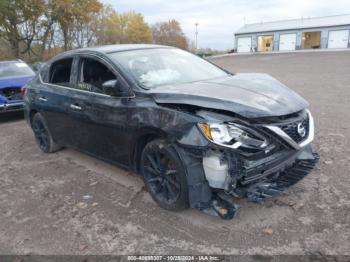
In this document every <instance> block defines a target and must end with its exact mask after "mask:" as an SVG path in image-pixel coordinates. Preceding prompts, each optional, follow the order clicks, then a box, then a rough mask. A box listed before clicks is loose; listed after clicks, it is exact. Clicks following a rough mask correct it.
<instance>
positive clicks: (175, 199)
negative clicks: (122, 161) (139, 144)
mask: <svg viewBox="0 0 350 262" xmlns="http://www.w3.org/2000/svg"><path fill="white" fill-rule="evenodd" d="M140 161H141V163H140V167H141V174H142V176H143V180H144V182H145V186H146V188H147V190H148V192H149V193H150V194H151V196H152V198H153V199H154V201H155V202H157V203H158V205H159V206H160V207H162V208H164V209H168V210H183V209H186V208H188V207H189V200H188V185H187V178H186V170H185V167H184V165H183V163H182V161H181V159H180V157H179V154H178V153H177V152H176V149H175V148H174V146H172V145H171V144H169V143H167V142H166V141H165V140H161V139H156V140H153V141H151V142H149V143H148V144H147V145H146V146H145V147H144V149H143V151H142V155H141V160H140Z"/></svg>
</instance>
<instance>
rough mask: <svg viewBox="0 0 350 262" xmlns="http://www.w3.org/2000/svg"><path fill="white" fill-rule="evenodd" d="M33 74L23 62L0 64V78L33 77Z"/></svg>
mask: <svg viewBox="0 0 350 262" xmlns="http://www.w3.org/2000/svg"><path fill="white" fill-rule="evenodd" d="M33 75H34V72H33V70H32V69H30V67H29V66H28V65H27V64H26V63H23V62H0V78H3V77H4V78H5V77H20V76H33Z"/></svg>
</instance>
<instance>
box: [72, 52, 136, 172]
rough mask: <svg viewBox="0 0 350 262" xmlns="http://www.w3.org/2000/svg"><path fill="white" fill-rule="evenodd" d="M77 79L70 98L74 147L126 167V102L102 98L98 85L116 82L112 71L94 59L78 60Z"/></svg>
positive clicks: (119, 99)
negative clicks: (111, 81)
mask: <svg viewBox="0 0 350 262" xmlns="http://www.w3.org/2000/svg"><path fill="white" fill-rule="evenodd" d="M77 67H78V71H77V72H79V73H78V79H77V80H76V86H75V91H74V92H73V94H72V96H71V104H70V108H69V110H70V114H71V117H72V119H73V121H74V123H75V138H76V143H77V147H78V148H79V149H81V150H83V151H86V152H89V153H91V154H93V155H96V156H98V157H102V158H104V159H108V160H112V161H115V162H118V163H119V164H121V165H125V166H127V165H128V148H129V141H130V137H131V135H130V134H129V133H128V129H127V122H128V114H127V113H128V109H127V104H126V103H127V100H124V99H122V98H119V97H114V96H110V95H108V94H106V93H105V92H104V91H103V87H102V84H103V83H104V82H107V81H109V80H114V79H117V81H119V82H120V83H122V81H121V78H120V76H118V75H117V74H116V73H115V72H114V71H113V69H112V68H111V67H110V66H109V65H108V64H106V63H105V62H104V61H101V60H99V59H97V58H92V57H88V56H87V57H86V56H85V57H81V58H80V59H79V63H77Z"/></svg>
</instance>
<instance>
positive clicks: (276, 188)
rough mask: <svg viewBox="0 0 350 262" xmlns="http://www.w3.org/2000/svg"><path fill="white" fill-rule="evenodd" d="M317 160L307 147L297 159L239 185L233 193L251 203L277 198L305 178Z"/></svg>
mask: <svg viewBox="0 0 350 262" xmlns="http://www.w3.org/2000/svg"><path fill="white" fill-rule="evenodd" d="M318 160H319V156H318V154H317V153H315V152H313V151H312V149H311V146H308V147H306V148H305V149H304V150H302V152H300V153H299V154H298V155H297V157H295V158H294V157H293V158H292V159H289V160H287V161H285V162H283V163H281V164H279V165H278V166H276V167H274V168H273V169H272V170H270V171H271V172H269V174H268V175H266V176H264V177H263V178H261V179H259V180H256V181H254V182H252V183H247V184H244V185H242V184H241V186H240V187H238V188H235V189H233V192H234V194H235V195H237V196H239V197H242V198H247V199H248V200H249V201H252V202H261V201H263V200H265V199H268V198H271V197H274V196H278V195H280V194H281V193H283V192H285V191H286V190H287V189H288V188H289V187H291V186H293V185H295V184H296V183H298V182H299V181H300V180H302V179H303V178H304V177H306V176H307V175H308V174H309V173H310V172H311V171H312V170H313V168H314V167H315V165H316V164H317V162H318Z"/></svg>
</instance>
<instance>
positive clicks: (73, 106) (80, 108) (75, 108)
mask: <svg viewBox="0 0 350 262" xmlns="http://www.w3.org/2000/svg"><path fill="white" fill-rule="evenodd" d="M69 107H70V108H72V109H73V110H79V111H81V110H83V108H82V107H81V106H77V105H75V104H70V106H69Z"/></svg>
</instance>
